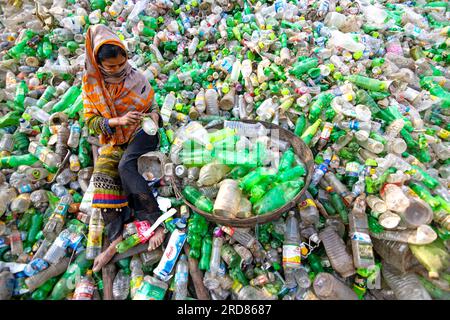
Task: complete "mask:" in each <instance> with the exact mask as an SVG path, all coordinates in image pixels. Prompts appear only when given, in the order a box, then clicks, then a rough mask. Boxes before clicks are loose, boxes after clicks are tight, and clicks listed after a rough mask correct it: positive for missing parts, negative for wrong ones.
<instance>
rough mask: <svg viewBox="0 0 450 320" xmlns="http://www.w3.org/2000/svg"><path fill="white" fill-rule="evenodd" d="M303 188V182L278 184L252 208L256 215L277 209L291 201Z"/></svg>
mask: <svg viewBox="0 0 450 320" xmlns="http://www.w3.org/2000/svg"><path fill="white" fill-rule="evenodd" d="M303 186H304V182H303V181H287V182H283V183H280V184H279V185H277V186H276V187H274V188H272V189H271V190H269V191H268V192H267V193H266V195H265V196H264V197H263V198H261V200H259V201H258V202H257V203H256V204H255V205H254V206H253V209H254V212H255V213H256V214H258V215H260V214H264V213H267V212H270V211H273V210H276V209H278V208H281V207H282V206H284V205H285V204H286V203H288V202H289V201H291V200H292V199H293V198H294V197H295V196H296V195H297V194H298V193H299V192H300V190H301V188H302V187H303Z"/></svg>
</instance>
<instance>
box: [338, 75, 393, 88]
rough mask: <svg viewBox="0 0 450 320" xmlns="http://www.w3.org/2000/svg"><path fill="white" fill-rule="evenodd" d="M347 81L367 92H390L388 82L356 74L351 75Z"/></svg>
mask: <svg viewBox="0 0 450 320" xmlns="http://www.w3.org/2000/svg"><path fill="white" fill-rule="evenodd" d="M345 79H346V80H348V81H350V82H352V83H354V84H355V85H356V86H358V87H361V88H363V89H366V90H370V91H375V92H379V91H387V90H388V83H387V82H386V81H380V80H377V79H372V78H368V77H364V76H361V75H355V74H352V75H349V76H347V77H346V78H345Z"/></svg>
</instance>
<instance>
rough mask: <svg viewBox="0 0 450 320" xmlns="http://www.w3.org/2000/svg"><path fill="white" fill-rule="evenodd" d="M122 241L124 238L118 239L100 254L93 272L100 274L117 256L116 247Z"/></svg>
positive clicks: (95, 261)
mask: <svg viewBox="0 0 450 320" xmlns="http://www.w3.org/2000/svg"><path fill="white" fill-rule="evenodd" d="M121 241H122V236H120V237H118V238H117V239H116V240H114V241H113V242H112V243H111V244H110V245H109V247H108V248H107V249H106V250H105V251H103V252H102V253H100V254H99V255H98V256H97V257H96V258H95V260H94V267H93V268H92V271H93V272H99V271H100V269H102V268H103V267H104V266H105V265H106V264H108V262H109V261H111V259H112V258H113V257H114V255H115V254H116V252H117V250H116V245H117V244H118V243H119V242H121Z"/></svg>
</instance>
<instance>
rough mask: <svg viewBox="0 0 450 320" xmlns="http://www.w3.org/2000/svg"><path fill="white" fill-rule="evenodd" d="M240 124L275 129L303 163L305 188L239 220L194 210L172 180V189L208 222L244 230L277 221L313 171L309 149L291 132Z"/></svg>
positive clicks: (267, 125)
mask: <svg viewBox="0 0 450 320" xmlns="http://www.w3.org/2000/svg"><path fill="white" fill-rule="evenodd" d="M241 122H245V123H258V122H259V123H261V124H263V125H264V126H265V127H266V128H267V129H275V130H278V132H279V139H280V140H283V141H288V142H289V143H290V144H291V146H292V147H293V149H294V152H295V154H296V155H297V156H298V157H299V158H300V159H301V160H302V161H303V162H304V163H305V166H306V169H307V174H306V177H305V186H304V187H303V188H302V189H301V190H300V192H299V193H298V194H297V195H296V196H295V197H294V198H293V199H292V200H291V201H289V202H288V203H286V204H285V205H284V206H282V207H280V208H278V209H276V210H274V211H270V212H267V213H265V214H262V215H255V216H252V217H249V218H245V219H240V218H233V219H231V218H224V217H219V216H216V215H214V214H212V213H209V212H206V211H203V210H200V209H198V208H196V207H195V206H194V205H193V204H192V203H190V202H189V201H187V200H186V198H185V197H184V196H183V195H182V193H181V191H180V189H179V188H178V186H177V184H176V183H175V181H174V180H172V187H173V190H174V192H175V195H176V197H177V199H182V200H183V201H184V202H185V203H186V205H187V206H189V207H190V208H191V209H192V211H194V212H197V213H198V214H200V215H202V216H204V217H205V218H206V219H208V220H209V221H212V222H215V223H217V224H221V225H225V226H232V227H238V228H246V227H253V226H255V225H257V224H264V223H267V222H269V221H273V220H277V219H279V218H280V217H281V215H282V214H283V213H284V212H286V211H288V210H289V209H291V208H292V207H293V206H294V205H295V204H296V203H298V202H299V200H300V197H301V196H302V195H303V194H304V193H305V192H306V189H307V187H308V186H309V183H310V182H311V176H312V172H313V169H314V157H313V154H312V152H311V150H310V149H309V147H308V146H307V145H306V144H305V143H304V142H303V140H301V139H300V138H299V137H297V136H296V135H295V134H293V133H292V132H290V131H288V130H286V129H283V128H282V127H280V126H278V125H275V124H272V123H268V122H263V121H254V120H242V121H241ZM222 128H223V124H218V125H216V126H214V127H212V129H222Z"/></svg>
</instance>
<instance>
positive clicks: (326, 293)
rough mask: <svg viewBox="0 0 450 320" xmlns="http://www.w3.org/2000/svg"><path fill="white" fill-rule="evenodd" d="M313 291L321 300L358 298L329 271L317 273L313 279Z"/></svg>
mask: <svg viewBox="0 0 450 320" xmlns="http://www.w3.org/2000/svg"><path fill="white" fill-rule="evenodd" d="M313 287H314V292H315V293H316V295H317V297H319V299H321V300H358V296H357V295H356V294H355V293H354V292H353V290H351V289H350V288H349V287H347V286H346V285H345V284H344V283H342V282H341V281H339V280H337V279H336V278H335V277H333V276H332V275H331V274H329V273H323V272H322V273H319V274H318V275H317V276H316V278H315V279H314V284H313Z"/></svg>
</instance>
